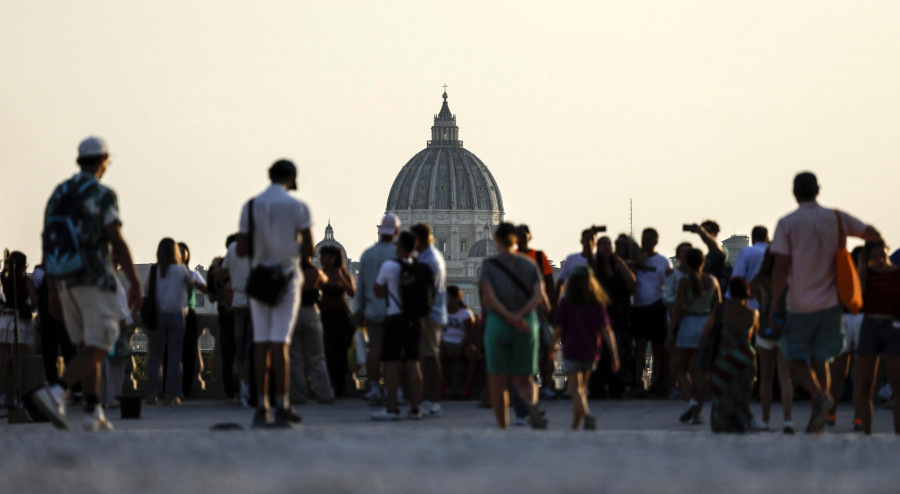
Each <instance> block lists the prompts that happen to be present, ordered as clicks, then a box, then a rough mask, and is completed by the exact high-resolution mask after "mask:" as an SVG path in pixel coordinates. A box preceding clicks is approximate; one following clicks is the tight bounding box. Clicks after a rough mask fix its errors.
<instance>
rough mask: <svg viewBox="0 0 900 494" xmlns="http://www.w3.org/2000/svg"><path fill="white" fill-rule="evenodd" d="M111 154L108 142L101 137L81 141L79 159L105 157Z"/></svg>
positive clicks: (91, 137)
mask: <svg viewBox="0 0 900 494" xmlns="http://www.w3.org/2000/svg"><path fill="white" fill-rule="evenodd" d="M108 154H109V147H108V146H107V145H106V141H104V140H103V139H101V138H99V137H94V136H90V137H88V138H86V139H85V140H83V141H81V144H79V145H78V157H79V158H89V157H92V156H103V155H108Z"/></svg>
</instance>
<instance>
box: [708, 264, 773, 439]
mask: <svg viewBox="0 0 900 494" xmlns="http://www.w3.org/2000/svg"><path fill="white" fill-rule="evenodd" d="M728 290H729V293H730V294H731V298H729V299H727V300H725V303H724V304H722V305H723V307H722V309H721V319H720V321H721V324H720V326H719V327H718V328H715V326H716V325H717V324H716V319H717V314H715V313H714V314H711V315H710V316H709V318H708V319H707V320H706V324H705V325H704V327H703V332H704V334H706V332H707V331H714V330H719V331H721V332H722V338H721V342H720V343H719V351H718V353H717V354H716V359H715V362H714V363H713V368H712V372H710V378H709V381H710V390H711V394H712V415H711V417H710V425H711V426H712V431H713V432H753V431H755V430H756V425H755V423H754V421H753V414H752V413H751V412H750V395H751V393H752V391H753V379H754V377H755V376H756V365H755V359H756V352H755V351H754V350H753V346H752V345H751V344H750V342H751V341H752V339H753V336H754V335H755V334H756V331H757V330H758V329H759V313H758V312H757V311H755V310H753V309H751V308H750V307H748V306H747V302H748V301H749V299H750V286H749V284H748V283H747V280H746V279H744V278H741V277H736V278H732V279H731V281H730V282H729V283H728Z"/></svg>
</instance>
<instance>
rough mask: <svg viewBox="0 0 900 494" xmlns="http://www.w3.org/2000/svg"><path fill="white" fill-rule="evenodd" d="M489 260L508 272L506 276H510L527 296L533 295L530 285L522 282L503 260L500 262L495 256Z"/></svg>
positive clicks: (505, 272)
mask: <svg viewBox="0 0 900 494" xmlns="http://www.w3.org/2000/svg"><path fill="white" fill-rule="evenodd" d="M487 262H489V263H491V264H493V265H494V266H497V267H498V268H500V271H503V273H504V274H506V276H507V277H509V279H511V280H513V282H514V283H515V284H516V286H518V287H519V289H521V290H522V291H523V292H524V293H525V295H526V296H528V297H531V295H532V293H531V290H529V289H528V287H527V286H525V283H522V281H521V280H520V279H519V278H517V277H516V275H515V274H513V272H512V271H510V269H509V268H507V267H506V266H504V265H503V263H502V262H500V261H499V260H497V259H496V258H493V257H492V258H490V259H488V260H487Z"/></svg>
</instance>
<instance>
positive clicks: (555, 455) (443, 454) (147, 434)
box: [0, 400, 900, 493]
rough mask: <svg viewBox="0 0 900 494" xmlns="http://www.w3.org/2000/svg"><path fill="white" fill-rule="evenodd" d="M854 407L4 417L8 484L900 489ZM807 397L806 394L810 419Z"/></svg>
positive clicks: (880, 413) (22, 488)
mask: <svg viewBox="0 0 900 494" xmlns="http://www.w3.org/2000/svg"><path fill="white" fill-rule="evenodd" d="M842 405H843V407H842V409H840V410H839V414H838V426H837V427H835V428H831V429H829V431H828V432H827V433H826V434H824V435H821V436H807V435H805V434H797V435H794V436H785V435H783V434H780V433H767V434H754V435H745V436H734V435H713V434H712V433H710V432H709V427H708V426H707V425H704V426H684V425H681V424H679V423H677V416H678V415H679V413H680V412H681V410H682V405H681V404H680V403H677V402H664V401H618V402H615V401H597V402H592V407H593V409H594V413H595V415H596V416H597V419H598V420H597V422H598V423H597V425H598V431H597V432H594V433H588V432H583V431H577V432H573V431H569V430H567V429H568V426H567V424H568V421H569V413H570V406H569V403H568V402H565V401H557V402H549V403H546V404H545V408H546V410H547V415H548V418H549V419H550V429H549V430H547V431H532V430H530V429H528V428H522V427H516V428H513V429H512V430H509V431H501V430H498V429H496V427H495V426H494V422H493V418H492V415H491V414H490V411H489V410H485V409H479V408H476V406H475V403H474V402H448V403H445V404H444V407H445V414H444V416H443V417H441V418H438V419H431V420H423V421H420V422H413V421H401V422H398V423H374V422H371V421H370V420H369V418H368V414H369V413H370V411H371V410H372V409H371V408H369V407H368V406H366V404H365V403H363V402H361V401H358V400H351V401H343V402H338V403H337V404H334V405H318V404H315V405H305V406H303V407H300V408H299V410H300V412H301V414H302V415H303V416H304V424H303V426H302V427H301V428H300V429H298V430H289V431H284V430H281V431H274V430H252V429H250V428H249V427H248V428H247V429H246V430H239V431H210V427H211V426H212V425H214V424H217V423H229V422H233V423H239V424H243V425H247V424H248V423H249V421H250V417H251V412H250V411H249V410H247V409H242V408H240V407H237V406H235V405H231V404H224V403H221V402H187V403H185V404H183V405H181V406H177V407H163V406H155V407H146V406H145V407H144V410H143V414H142V418H141V419H139V420H120V419H117V420H115V422H114V423H115V425H116V428H117V430H116V431H115V432H113V433H91V434H89V433H83V432H68V433H66V432H60V431H56V430H54V429H52V427H51V426H50V425H48V424H25V425H9V424H6V423H3V424H0V451H3V459H2V461H0V486H2V487H0V492H4V493H6V492H63V491H65V492H91V493H98V492H110V493H112V492H116V493H123V492H126V493H131V492H203V493H205V492H217V491H220V490H221V491H222V492H242V491H246V492H376V493H377V492H428V493H430V492H435V493H442V492H517V493H521V492H577V493H583V492H651V491H652V492H702V493H706V492H738V493H740V492H761V491H764V490H768V489H771V490H773V491H775V492H823V493H828V492H891V493H895V492H897V491H898V489H900V469H898V468H896V461H897V458H900V438H897V437H895V436H894V435H893V434H891V433H889V431H890V430H891V418H890V413H889V411H888V410H884V409H878V410H877V411H876V433H875V434H874V435H873V436H872V437H864V436H862V435H860V434H858V433H852V432H850V429H851V423H850V422H851V419H852V412H851V411H850V410H849V409H848V408H849V404H842ZM756 408H757V410H758V404H757V406H756ZM808 408H809V406H808V403H807V402H801V403H798V404H797V411H796V413H795V424H797V426H798V428H801V429H802V427H803V426H804V425H805V423H806V420H807V418H808ZM70 415H71V420H72V422H73V423H74V424H76V425H77V424H78V423H79V422H80V419H81V416H80V415H81V414H80V412H79V411H78V410H77V409H73V410H72V411H71V412H70ZM779 416H780V409H779V408H778V405H777V403H776V414H775V417H779ZM779 424H780V421H779V420H778V419H775V420H774V423H773V425H779Z"/></svg>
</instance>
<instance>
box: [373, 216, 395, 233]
mask: <svg viewBox="0 0 900 494" xmlns="http://www.w3.org/2000/svg"><path fill="white" fill-rule="evenodd" d="M398 230H400V218H398V217H397V215H396V214H391V213H388V214H386V215H384V218H382V220H381V226H380V227H378V234H379V235H393V234H395V233H397V231H398Z"/></svg>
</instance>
